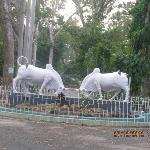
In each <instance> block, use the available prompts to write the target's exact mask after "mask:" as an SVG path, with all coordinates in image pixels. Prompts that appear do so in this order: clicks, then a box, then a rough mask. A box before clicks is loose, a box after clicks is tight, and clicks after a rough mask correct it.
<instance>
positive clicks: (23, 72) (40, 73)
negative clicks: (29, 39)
mask: <svg viewBox="0 0 150 150" xmlns="http://www.w3.org/2000/svg"><path fill="white" fill-rule="evenodd" d="M21 57H23V56H21ZM26 64H27V63H26ZM18 65H19V66H20V67H19V69H18V73H17V76H16V78H15V79H14V80H13V91H14V92H17V91H16V86H17V84H18V83H19V82H26V83H27V84H29V85H40V86H41V88H40V90H39V94H42V91H43V89H47V90H55V91H56V92H55V95H56V96H58V94H60V93H61V92H63V90H64V85H63V82H62V80H61V77H60V75H59V74H58V73H57V72H56V71H55V70H54V69H53V68H52V66H51V69H49V68H47V69H42V68H38V67H35V66H33V65H28V66H27V65H21V64H20V63H19V59H18Z"/></svg>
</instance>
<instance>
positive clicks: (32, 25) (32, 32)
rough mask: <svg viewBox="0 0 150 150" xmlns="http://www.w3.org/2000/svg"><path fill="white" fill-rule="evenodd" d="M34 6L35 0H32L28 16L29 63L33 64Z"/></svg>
mask: <svg viewBox="0 0 150 150" xmlns="http://www.w3.org/2000/svg"><path fill="white" fill-rule="evenodd" d="M35 8H36V0H32V3H31V18H30V32H29V60H30V63H31V64H33V59H32V58H33V53H34V50H33V40H34V38H33V36H34V32H35Z"/></svg>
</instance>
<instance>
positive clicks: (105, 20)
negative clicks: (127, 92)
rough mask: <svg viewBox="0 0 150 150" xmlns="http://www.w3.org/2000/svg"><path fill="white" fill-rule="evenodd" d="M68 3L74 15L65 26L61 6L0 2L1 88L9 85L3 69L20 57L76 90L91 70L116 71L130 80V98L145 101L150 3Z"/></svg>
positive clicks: (30, 0)
mask: <svg viewBox="0 0 150 150" xmlns="http://www.w3.org/2000/svg"><path fill="white" fill-rule="evenodd" d="M72 2H73V3H74V5H75V7H76V11H75V12H72V14H70V17H69V18H68V20H65V18H64V17H65V16H63V15H62V14H61V13H60V12H61V10H63V9H64V6H65V3H66V1H65V0H1V2H0V76H1V77H3V81H4V84H9V83H10V81H11V77H10V76H9V75H8V67H9V66H13V67H15V68H17V64H16V59H17V58H18V57H19V56H21V55H24V56H26V57H27V58H28V60H29V63H30V64H33V65H36V66H39V67H42V68H45V65H46V64H47V63H52V64H53V66H54V68H56V70H58V72H59V73H60V74H61V76H62V78H63V80H64V82H65V85H66V86H71V87H75V86H79V81H81V80H82V79H83V77H85V75H86V74H88V73H90V72H91V71H92V70H93V68H95V67H99V68H100V69H101V72H103V73H104V72H113V71H117V70H119V69H120V70H121V71H122V72H126V73H128V74H129V76H131V78H132V86H131V93H132V95H137V94H141V95H143V96H150V37H149V36H150V1H149V0H137V1H136V3H133V2H128V3H123V4H118V5H116V3H115V2H116V0H72ZM77 18H78V19H77ZM79 22H80V23H79Z"/></svg>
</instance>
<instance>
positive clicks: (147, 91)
mask: <svg viewBox="0 0 150 150" xmlns="http://www.w3.org/2000/svg"><path fill="white" fill-rule="evenodd" d="M141 93H142V96H150V76H145V77H144V79H143V83H142V89H141Z"/></svg>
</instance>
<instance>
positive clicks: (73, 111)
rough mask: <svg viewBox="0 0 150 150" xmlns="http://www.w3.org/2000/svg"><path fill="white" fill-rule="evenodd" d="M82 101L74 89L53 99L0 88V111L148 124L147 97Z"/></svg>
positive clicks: (50, 95)
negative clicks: (124, 99) (127, 100)
mask: <svg viewBox="0 0 150 150" xmlns="http://www.w3.org/2000/svg"><path fill="white" fill-rule="evenodd" d="M96 96H97V95H93V98H84V97H83V96H81V94H80V93H79V91H78V90H75V89H68V90H67V91H66V95H65V96H62V97H61V96H60V97H55V96H54V95H53V94H52V92H49V93H45V94H43V95H38V94H37V93H32V94H25V93H13V92H12V88H11V87H10V88H6V87H4V86H1V87H0V112H1V111H4V110H5V111H8V112H18V113H19V112H21V113H24V114H35V115H44V116H61V117H72V118H73V117H74V118H82V119H85V118H86V119H87V118H89V119H96V120H100V121H108V122H116V121H121V122H133V123H136V122H142V123H150V98H149V97H145V98H144V97H130V101H129V102H123V98H124V95H123V94H121V95H119V96H118V97H116V99H115V100H114V101H109V100H108V99H109V98H110V97H111V95H110V94H107V93H105V94H103V98H104V99H103V100H97V99H95V97H96Z"/></svg>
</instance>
